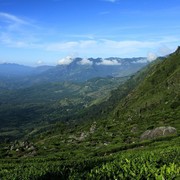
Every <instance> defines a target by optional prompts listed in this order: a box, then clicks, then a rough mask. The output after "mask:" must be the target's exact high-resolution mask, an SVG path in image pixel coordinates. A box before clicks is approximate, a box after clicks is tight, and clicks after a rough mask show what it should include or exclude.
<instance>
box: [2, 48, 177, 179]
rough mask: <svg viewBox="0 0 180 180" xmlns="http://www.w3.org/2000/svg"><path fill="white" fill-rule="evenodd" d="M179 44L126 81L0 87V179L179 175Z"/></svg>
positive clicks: (105, 80)
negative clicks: (144, 138) (152, 132)
mask: <svg viewBox="0 0 180 180" xmlns="http://www.w3.org/2000/svg"><path fill="white" fill-rule="evenodd" d="M179 51H180V49H178V50H177V51H176V52H175V53H173V54H171V55H169V56H168V57H167V58H165V59H163V60H162V59H159V60H157V61H155V62H153V63H151V64H150V65H149V66H147V67H146V68H144V69H142V70H141V71H139V72H138V73H136V74H135V75H133V76H132V77H130V78H128V80H127V77H126V78H124V79H114V78H109V79H106V78H104V79H101V78H100V79H99V78H98V79H93V80H91V81H87V82H85V83H84V84H83V85H82V84H78V83H67V82H66V83H55V84H46V85H39V86H34V87H30V88H27V89H22V90H17V91H13V92H12V91H8V92H7V91H6V92H3V93H2V94H3V95H2V96H0V100H1V105H0V107H1V109H0V113H1V114H3V116H2V118H1V134H0V135H1V139H2V141H1V142H2V143H1V144H0V145H1V148H0V158H1V159H0V178H1V179H7V180H8V179H156V180H163V179H168V180H171V179H178V178H180V163H179V162H180V158H179V157H180V154H179V153H180V146H179V145H180V144H179V142H180V139H179V128H180V122H179V119H180V106H179V105H180V104H179V102H180V91H179V89H180V79H179V77H180V52H179ZM125 80H126V81H125ZM117 84H118V85H119V87H117ZM111 88H116V89H114V90H113V91H111V93H110V94H109V92H110V90H111ZM40 92H42V94H41V93H40ZM52 92H53V93H52ZM104 92H105V94H104ZM20 95H21V96H20ZM20 97H23V99H21V98H20ZM8 123H9V126H7V124H8ZM18 126H19V128H18ZM7 127H8V128H7ZM167 127H168V128H167ZM158 128H159V129H158ZM155 129H156V133H155V134H154V135H153V137H150V136H149V137H148V138H147V139H146V140H143V138H141V136H142V134H143V133H144V132H150V131H152V130H155ZM162 129H163V130H162ZM172 130H173V133H172ZM168 133H169V134H168ZM149 134H150V133H149ZM165 135H166V136H165ZM11 136H12V137H13V136H15V137H16V141H11V139H9V138H8V137H11ZM17 137H19V138H18V140H17ZM5 138H6V139H5Z"/></svg>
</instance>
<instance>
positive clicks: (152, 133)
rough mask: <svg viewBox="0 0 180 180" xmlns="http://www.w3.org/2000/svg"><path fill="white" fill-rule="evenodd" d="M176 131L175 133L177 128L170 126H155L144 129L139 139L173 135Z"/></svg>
mask: <svg viewBox="0 0 180 180" xmlns="http://www.w3.org/2000/svg"><path fill="white" fill-rule="evenodd" d="M176 133H177V130H176V128H174V127H170V126H169V127H157V128H155V129H152V130H147V131H145V132H144V133H143V134H142V135H141V137H140V139H141V140H145V139H154V138H157V137H161V136H168V135H173V134H176Z"/></svg>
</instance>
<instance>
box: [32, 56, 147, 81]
mask: <svg viewBox="0 0 180 180" xmlns="http://www.w3.org/2000/svg"><path fill="white" fill-rule="evenodd" d="M147 64H148V61H147V59H146V58H125V59H122V58H107V59H102V58H96V59H93V58H89V59H82V58H75V59H73V60H72V62H71V63H69V64H61V65H57V66H55V67H54V68H51V69H49V70H47V71H44V72H43V73H41V74H39V75H37V76H34V77H32V78H31V81H32V82H33V83H39V82H52V81H53V82H56V81H72V82H82V81H86V80H89V79H91V78H95V77H107V76H111V77H123V76H127V75H130V74H133V73H135V72H137V71H138V70H139V69H141V68H142V67H144V66H145V65H147Z"/></svg>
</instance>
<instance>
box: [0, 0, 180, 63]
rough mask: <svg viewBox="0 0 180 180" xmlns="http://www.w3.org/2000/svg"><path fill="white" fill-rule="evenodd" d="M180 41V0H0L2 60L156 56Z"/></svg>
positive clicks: (54, 61) (50, 61)
mask: <svg viewBox="0 0 180 180" xmlns="http://www.w3.org/2000/svg"><path fill="white" fill-rule="evenodd" d="M179 42H180V1H179V0H0V63H5V62H6V63H18V64H24V65H31V66H38V65H56V64H58V62H62V61H63V62H64V61H66V60H67V61H70V59H71V58H74V57H82V58H84V59H85V60H86V61H87V58H90V57H93V58H97V57H102V58H108V57H121V58H125V57H147V58H149V59H154V58H155V57H157V56H164V55H167V54H169V53H171V52H173V51H174V50H175V49H176V48H177V46H178V45H180V43H179ZM84 62H85V61H84Z"/></svg>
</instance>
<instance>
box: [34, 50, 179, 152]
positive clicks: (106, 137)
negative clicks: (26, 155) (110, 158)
mask: <svg viewBox="0 0 180 180" xmlns="http://www.w3.org/2000/svg"><path fill="white" fill-rule="evenodd" d="M177 52H178V50H177V51H176V52H175V53H173V54H171V55H169V56H168V57H166V58H165V59H163V60H157V61H155V62H153V63H152V64H150V65H149V66H148V67H146V68H145V69H143V70H142V71H140V72H138V73H137V74H136V75H134V76H132V77H131V79H129V80H128V81H127V82H125V83H124V84H123V85H122V86H120V87H119V88H118V89H117V90H114V91H112V93H111V97H110V98H109V99H108V100H107V101H104V102H102V103H100V104H99V105H95V106H92V107H90V108H89V109H85V110H84V111H82V112H81V113H80V114H79V115H78V116H77V117H74V119H77V120H76V125H75V128H74V129H73V128H72V127H71V128H70V129H69V130H67V131H65V132H66V133H65V134H63V133H62V131H61V133H62V134H61V133H58V131H59V130H58V128H57V129H56V130H55V129H54V131H53V133H52V134H51V136H49V135H48V136H46V135H45V134H44V135H43V136H44V137H43V136H41V137H42V138H41V140H40V142H41V143H42V142H43V144H44V145H45V146H46V145H47V144H48V146H47V147H52V146H53V147H54V148H58V146H54V144H56V143H57V142H59V143H60V144H61V146H63V147H66V146H68V147H71V146H72V145H73V146H74V147H76V148H77V149H78V148H82V147H84V146H87V147H88V148H87V149H89V150H90V149H91V150H90V151H93V149H94V150H95V149H98V150H95V151H96V152H97V151H98V152H101V151H103V152H106V151H109V149H113V148H115V147H116V146H118V147H123V146H124V145H127V144H134V143H139V142H140V135H141V134H142V133H143V132H144V131H145V130H147V129H153V128H155V127H160V126H173V127H175V128H176V129H177V131H178V132H179V128H180V124H179V118H180V106H179V105H180V104H179V102H180V101H179V98H180V92H179V88H180V79H179V77H180V76H179V75H180V55H179V53H177ZM67 128H68V127H67ZM47 132H50V131H47ZM59 132H60V131H59ZM64 142H66V143H65V144H64ZM37 144H39V142H37ZM40 146H41V145H40ZM87 149H86V150H87ZM86 153H87V151H86Z"/></svg>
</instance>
